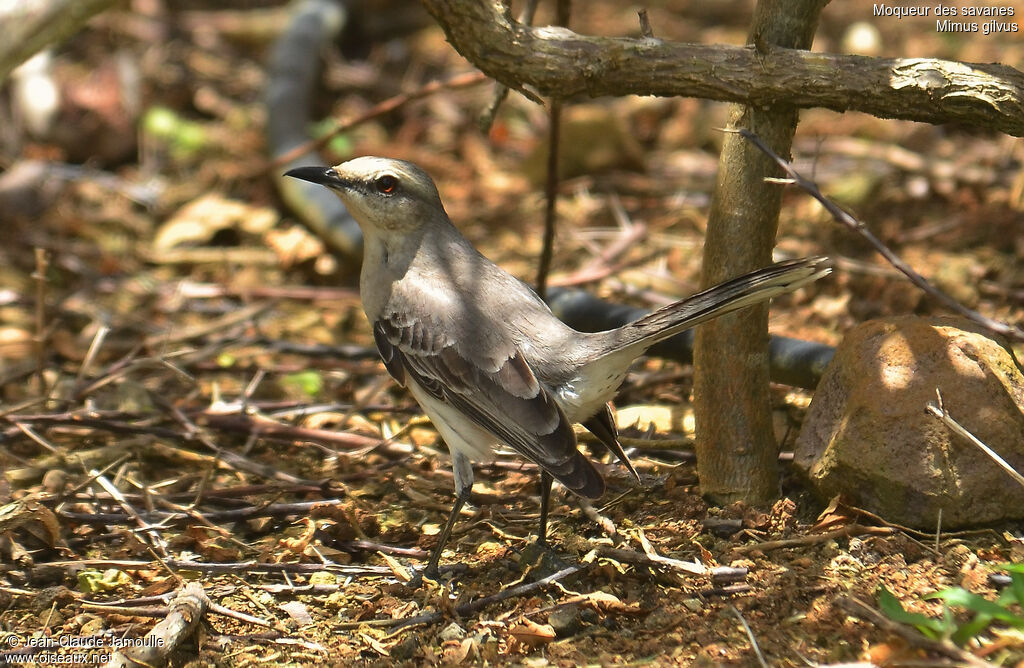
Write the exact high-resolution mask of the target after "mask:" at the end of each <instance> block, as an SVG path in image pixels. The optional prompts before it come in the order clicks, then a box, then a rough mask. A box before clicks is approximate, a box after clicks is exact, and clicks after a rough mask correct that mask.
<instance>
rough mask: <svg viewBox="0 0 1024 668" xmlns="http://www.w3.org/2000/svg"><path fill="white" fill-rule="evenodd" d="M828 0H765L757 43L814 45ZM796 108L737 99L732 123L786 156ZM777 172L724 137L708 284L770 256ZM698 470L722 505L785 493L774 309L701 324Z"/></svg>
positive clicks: (757, 20) (733, 137)
mask: <svg viewBox="0 0 1024 668" xmlns="http://www.w3.org/2000/svg"><path fill="white" fill-rule="evenodd" d="M826 2H827V0H800V1H799V2H785V1H784V0H762V1H761V2H759V3H758V5H757V9H756V10H755V12H754V21H753V25H752V28H751V33H750V41H751V42H753V43H754V45H755V46H756V47H757V49H758V50H759V51H761V52H767V51H770V50H771V49H772V48H773V47H776V46H781V47H788V48H797V49H806V48H808V47H810V44H811V41H812V39H813V37H814V31H815V28H816V27H817V24H818V16H819V14H820V12H821V9H822V8H823V7H824V6H825V4H826ZM797 113H798V112H797V109H795V108H792V107H775V108H755V107H748V106H744V105H739V104H736V105H732V107H731V110H730V115H729V127H730V128H740V127H746V128H749V129H750V130H751V131H753V132H755V133H757V134H758V135H759V136H760V137H761V138H762V139H764V141H765V142H766V143H767V144H768V145H769V146H771V147H772V148H773V149H774V150H775V151H776V152H778V153H779V154H780V155H782V156H789V154H790V148H791V145H792V142H793V133H794V132H795V130H796V123H797ZM770 176H776V177H777V176H780V173H779V171H778V168H777V167H776V166H775V165H774V164H773V163H772V162H771V161H770V160H769V159H768V158H767V157H765V156H764V155H763V154H762V153H761V152H760V151H758V150H757V149H756V148H755V147H754V146H753V145H751V144H750V143H749V142H747V141H745V140H744V139H743V138H742V137H740V136H739V135H738V134H732V133H730V134H727V135H726V138H725V145H724V146H723V148H722V154H721V157H720V158H719V163H718V181H717V183H716V185H715V192H714V195H713V197H712V201H711V212H710V215H709V218H708V233H707V238H706V239H705V242H704V275H703V279H702V283H703V285H704V287H710V286H712V285H715V284H716V283H720V282H722V281H724V280H727V279H729V278H733V277H735V276H738V275H740V274H742V273H744V272H747V271H751V270H754V269H757V268H759V267H763V266H765V265H767V264H769V263H771V260H772V247H773V246H774V245H775V232H776V228H777V226H778V219H779V208H780V205H781V201H782V189H781V188H780V187H779V186H778V185H777V184H771V183H765V181H764V179H765V177H770ZM694 357H695V360H696V366H695V370H694V397H695V406H694V409H695V417H696V423H697V474H698V476H699V478H700V485H701V492H702V493H703V494H704V495H705V496H706V497H708V498H710V499H711V500H712V501H714V502H715V503H720V504H725V503H730V502H732V501H737V500H742V501H745V502H747V503H751V504H763V503H765V502H768V501H770V500H772V499H774V498H775V497H776V496H777V495H778V484H779V483H778V470H777V461H778V452H777V446H776V444H775V436H774V434H773V429H772V416H771V406H770V401H769V395H768V306H767V305H766V304H765V305H760V306H756V307H753V308H750V309H745V310H743V311H740V312H738V313H735V314H730V315H727V316H724V317H721V318H717V319H716V320H714V321H712V322H709V323H707V324H705V325H701V326H700V327H699V328H698V330H697V339H696V347H695V350H694Z"/></svg>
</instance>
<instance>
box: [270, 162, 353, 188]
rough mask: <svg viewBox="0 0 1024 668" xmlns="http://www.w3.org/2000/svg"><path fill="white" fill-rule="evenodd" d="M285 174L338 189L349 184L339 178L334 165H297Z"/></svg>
mask: <svg viewBox="0 0 1024 668" xmlns="http://www.w3.org/2000/svg"><path fill="white" fill-rule="evenodd" d="M284 175H285V176H291V177H293V178H296V179H302V180H303V181H309V182H310V183H316V184H318V185H321V186H327V187H328V188H333V189H336V190H337V189H340V188H344V187H346V186H348V183H347V182H345V181H343V180H341V179H339V178H338V175H337V174H336V173H335V172H334V168H333V167H296V168H295V169H289V170H288V171H287V172H285V173H284Z"/></svg>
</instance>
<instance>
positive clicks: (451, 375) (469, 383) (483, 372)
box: [373, 317, 604, 498]
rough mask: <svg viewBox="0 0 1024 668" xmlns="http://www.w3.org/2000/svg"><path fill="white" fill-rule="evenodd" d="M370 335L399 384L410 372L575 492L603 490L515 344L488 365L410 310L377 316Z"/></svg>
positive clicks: (567, 425) (588, 494)
mask: <svg viewBox="0 0 1024 668" xmlns="http://www.w3.org/2000/svg"><path fill="white" fill-rule="evenodd" d="M373 336H374V339H375V341H376V342H377V349H378V350H379V351H380V354H381V357H382V358H383V360H384V364H385V366H386V367H387V369H388V372H389V373H390V374H391V375H392V376H393V377H394V378H395V380H397V381H398V382H399V383H402V384H405V383H406V382H407V380H408V379H410V378H411V379H413V380H414V381H415V382H416V383H417V384H418V385H419V386H420V387H421V388H423V390H424V391H426V392H427V393H429V394H430V395H431V396H432V397H434V398H435V399H438V400H440V401H443V402H445V403H447V404H448V405H450V406H452V407H454V408H456V409H457V410H458V411H459V412H460V413H462V414H463V415H464V416H465V417H466V418H467V419H469V420H471V421H472V422H473V423H475V424H476V425H478V426H480V427H482V428H483V429H485V430H487V431H488V432H490V433H491V434H493V435H494V438H495V439H496V440H498V441H501V442H503V443H505V444H507V445H508V446H509V447H511V448H512V449H514V450H515V451H516V452H518V453H519V454H521V455H522V456H524V457H526V458H527V459H529V460H531V461H533V462H534V463H536V464H537V465H538V466H541V467H542V468H544V469H546V470H547V471H548V472H549V473H551V474H552V475H553V476H554V477H555V478H556V479H557V480H559V482H561V483H562V484H563V485H565V486H566V487H568V488H569V489H571V490H572V491H574V492H576V493H577V494H580V495H582V496H586V497H588V498H597V497H599V496H600V495H601V494H602V493H603V492H604V481H603V480H602V479H601V476H600V474H599V473H598V472H597V471H596V470H595V469H594V467H593V465H592V464H591V463H590V461H589V460H587V459H586V458H585V457H584V456H583V455H582V454H581V453H580V452H579V450H577V448H576V436H575V434H574V433H573V430H572V424H571V423H570V422H569V420H568V418H567V417H566V416H565V413H563V412H562V409H561V408H559V406H558V404H557V403H555V400H554V399H553V398H552V397H551V395H550V394H549V393H548V392H547V390H545V389H544V387H543V386H542V385H541V384H540V383H539V382H538V380H537V377H536V376H535V375H534V373H533V371H532V370H531V369H530V366H529V365H528V364H527V363H526V360H525V359H524V358H523V355H522V353H521V352H520V351H518V350H516V349H515V347H514V346H512V345H509V346H508V351H505V352H504V354H502V355H497V356H495V357H497V359H496V361H494V362H493V364H487V363H486V362H480V361H478V360H474V359H472V356H471V355H468V354H464V353H463V352H462V351H460V350H459V345H458V344H457V343H456V342H455V341H453V340H451V337H450V336H446V335H445V334H444V332H443V328H441V327H437V326H431V323H429V322H424V321H422V320H415V319H410V318H408V317H404V318H398V317H384V318H381V319H380V320H377V322H375V323H374V325H373ZM502 358H504V359H502ZM488 367H490V368H488Z"/></svg>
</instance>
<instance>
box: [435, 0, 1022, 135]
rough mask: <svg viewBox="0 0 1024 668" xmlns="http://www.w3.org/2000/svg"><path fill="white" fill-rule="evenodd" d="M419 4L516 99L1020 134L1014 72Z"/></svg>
mask: <svg viewBox="0 0 1024 668" xmlns="http://www.w3.org/2000/svg"><path fill="white" fill-rule="evenodd" d="M423 3H424V5H426V7H427V9H428V10H429V11H430V13H431V14H433V16H434V18H436V19H437V21H438V22H439V23H440V24H441V27H442V28H443V29H444V31H445V33H446V34H447V36H448V41H449V42H451V44H452V46H454V47H455V48H456V50H458V52H459V53H461V54H462V55H463V56H464V57H466V58H467V59H468V60H469V61H470V62H472V63H473V65H475V66H476V67H478V68H480V69H481V70H482V71H483V72H485V73H486V74H487V75H489V76H491V77H494V78H495V79H497V80H498V81H500V82H501V83H503V84H505V85H507V86H509V87H510V88H513V89H517V90H524V89H526V90H527V91H529V89H531V88H532V89H534V91H535V92H537V93H540V94H541V95H549V96H554V97H562V98H565V97H572V96H576V95H588V96H591V97H597V96H600V95H661V96H676V95H680V96H684V97H701V98H706V99H709V100H720V101H725V102H737V103H742V104H746V105H749V106H752V107H758V108H764V109H771V108H773V107H776V106H778V105H785V106H787V107H795V108H809V107H824V108H826V109H832V110H834V111H839V112H842V111H848V110H850V111H862V112H865V113H868V114H872V115H874V116H878V117H879V118H899V119H904V120H911V121H921V122H925V123H964V124H967V125H971V126H974V127H984V128H989V129H993V130H999V131H1000V132H1005V133H1007V134H1010V135H1014V136H1018V137H1020V136H1024V73H1022V72H1020V71H1019V70H1016V69H1014V68H1012V67H1007V66H1006V65H1000V64H993V63H960V62H954V61H948V60H940V59H936V58H872V57H867V56H850V55H839V54H831V53H814V52H810V51H805V50H802V49H793V48H782V47H774V48H771V49H770V50H758V49H757V48H756V47H754V46H726V45H720V44H714V45H705V44H685V43H679V42H670V41H664V40H660V39H649V38H636V39H634V38H624V37H623V38H618V37H590V36H585V35H579V34H576V33H574V32H572V31H571V30H567V29H565V28H557V27H552V26H543V27H530V26H526V25H523V24H521V23H518V22H517V21H515V20H514V19H513V18H512V17H511V15H510V14H509V12H508V10H507V8H506V7H504V5H503V4H502V2H501V1H500V0H423ZM655 30H657V26H655ZM766 43H767V42H766ZM534 97H535V96H534Z"/></svg>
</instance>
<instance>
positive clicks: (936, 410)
mask: <svg viewBox="0 0 1024 668" xmlns="http://www.w3.org/2000/svg"><path fill="white" fill-rule="evenodd" d="M935 394H936V395H938V405H937V406H936V405H935V404H933V403H929V404H928V405H926V406H925V410H926V411H927V412H929V413H931V414H932V415H934V416H935V417H937V418H939V419H940V420H942V423H943V424H944V425H946V426H947V427H949V429H950V431H952V432H953V433H954V434H959V435H960V436H961V437H963V438H965V439H967V440H968V441H969V442H970V443H972V444H973V445H974V447H976V448H978V449H979V450H981V451H982V452H984V453H985V454H986V455H988V456H989V458H991V459H992V461H994V462H995V463H996V464H998V465H999V468H1001V469H1003V470H1004V471H1006V473H1007V474H1009V476H1010V477H1011V478H1013V479H1014V480H1015V481H1016V482H1017V484H1019V485H1020V486H1022V487H1024V476H1022V475H1021V474H1020V473H1018V472H1017V470H1016V469H1015V468H1013V467H1012V466H1010V463H1009V462H1007V461H1006V460H1005V459H1003V458H1002V457H1000V456H999V453H998V452H996V451H995V450H993V449H992V448H990V447H988V446H987V445H985V444H984V443H983V442H982V441H981V439H979V438H978V437H977V436H975V435H974V434H972V433H971V432H969V431H967V429H966V428H965V427H964V426H963V425H961V424H960V423H959V422H957V421H956V420H954V419H953V416H952V415H950V414H949V411H947V410H946V407H945V406H944V405H943V404H942V395H941V394H939V391H938V390H935Z"/></svg>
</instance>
